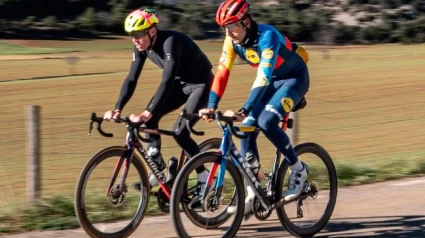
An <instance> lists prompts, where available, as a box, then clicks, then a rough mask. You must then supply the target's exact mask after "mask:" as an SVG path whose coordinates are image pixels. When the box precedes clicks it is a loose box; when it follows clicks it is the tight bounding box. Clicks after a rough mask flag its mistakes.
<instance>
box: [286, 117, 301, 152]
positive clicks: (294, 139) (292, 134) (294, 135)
mask: <svg viewBox="0 0 425 238" xmlns="http://www.w3.org/2000/svg"><path fill="white" fill-rule="evenodd" d="M298 113H299V112H291V113H289V118H291V119H292V120H293V121H294V123H293V126H292V129H290V130H288V136H289V140H290V141H291V145H292V146H294V147H295V145H297V143H298V128H299V127H298V123H299V121H300V119H299V115H298Z"/></svg>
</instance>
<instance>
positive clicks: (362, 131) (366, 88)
mask: <svg viewBox="0 0 425 238" xmlns="http://www.w3.org/2000/svg"><path fill="white" fill-rule="evenodd" d="M15 44H17V42H15ZM199 44H200V45H201V47H202V48H203V49H204V50H205V51H206V53H207V55H208V57H209V58H210V60H211V61H212V62H213V63H214V64H216V62H217V61H218V59H219V56H220V43H210V42H199ZM0 48H1V49H3V48H5V50H4V51H3V53H2V54H3V55H0V68H1V69H2V70H1V72H2V74H0V94H1V99H0V101H1V104H2V107H3V109H2V112H3V113H2V117H0V122H1V130H0V138H1V145H0V154H1V156H0V179H1V180H2V181H3V182H2V183H1V186H0V190H1V192H0V196H1V199H0V211H6V210H11V209H12V208H14V207H23V206H24V205H25V199H26V194H25V191H26V190H25V188H26V182H25V179H26V175H25V172H26V151H25V140H26V137H25V110H24V109H25V107H26V106H27V105H40V106H41V139H42V142H41V145H42V146H41V154H42V195H43V197H50V196H64V197H72V195H73V193H74V187H75V183H76V181H77V178H78V175H79V173H80V171H81V168H82V167H83V165H84V164H85V162H86V161H87V160H88V159H89V158H90V156H91V155H92V154H93V153H95V152H96V151H98V150H100V149H101V148H103V147H106V146H110V145H123V143H124V135H125V129H124V128H123V126H122V125H120V124H114V123H110V124H105V125H104V128H105V129H106V130H107V131H110V132H113V133H115V137H114V138H103V137H101V136H100V135H99V134H98V133H97V132H96V131H94V133H93V135H92V136H91V137H87V129H88V120H89V116H90V113H91V112H97V113H99V114H103V112H104V111H106V110H109V109H112V108H113V106H114V104H115V100H116V99H117V97H118V93H119V90H120V87H121V84H122V81H123V79H124V77H125V76H126V74H127V70H128V69H129V65H130V62H131V50H130V49H131V42H130V41H129V40H128V39H121V40H99V41H84V42H77V41H75V42H74V41H70V42H49V41H24V42H19V45H18V46H13V42H1V43H0ZM34 48H36V49H34ZM43 48H48V49H43ZM15 49H19V52H18V53H17V54H20V55H18V56H16V55H9V54H11V53H14V52H16V51H15ZM40 49H41V50H40ZM52 49H53V50H52ZM306 49H307V50H309V53H310V62H309V69H310V77H311V87H310V91H309V93H308V94H307V96H306V97H307V101H308V106H307V107H306V108H305V109H303V110H302V111H300V112H299V114H298V116H299V117H298V118H299V131H298V142H299V143H302V142H310V141H311V142H316V143H318V144H320V145H322V146H323V147H325V148H326V149H327V150H328V152H329V153H330V154H331V156H332V158H333V159H334V161H335V164H336V165H337V168H341V169H340V171H338V172H339V175H340V177H341V178H344V179H342V180H340V182H341V184H348V185H349V184H357V183H364V182H373V181H377V180H383V179H391V178H397V177H400V176H414V175H418V174H425V162H424V161H425V159H424V156H425V149H424V147H423V141H425V129H424V128H425V119H424V118H425V110H423V108H424V107H425V97H424V96H423V95H424V90H425V80H424V79H423V77H424V76H423V75H424V73H425V69H424V67H423V66H424V60H425V45H424V44H421V45H377V46H346V47H334V48H332V49H329V51H328V54H329V57H328V58H326V57H324V52H323V50H322V48H321V47H317V46H306ZM5 52H6V53H5ZM7 52H11V53H7ZM49 52H57V53H55V54H42V55H33V54H36V53H49ZM66 52H69V53H66ZM67 57H68V58H69V57H78V59H79V60H78V61H77V62H76V64H75V65H71V64H69V63H68V61H67V60H66V58H67ZM255 74H256V71H255V70H254V69H253V68H250V67H249V66H248V65H244V64H237V65H235V66H234V69H233V71H232V73H231V76H230V77H231V78H230V81H229V84H228V87H227V91H226V93H225V95H224V98H223V99H222V100H221V104H220V109H221V110H225V109H235V110H236V109H238V108H239V107H240V106H241V105H242V104H243V102H244V100H245V98H246V97H247V94H248V92H249V90H250V88H251V85H252V82H253V79H254V78H255ZM160 76H161V71H160V70H159V69H158V68H156V66H154V65H153V64H151V63H150V62H147V64H146V66H145V70H144V72H143V73H142V75H141V78H140V79H139V84H138V88H137V90H136V93H135V95H134V96H133V98H132V100H131V101H130V102H129V104H128V105H127V106H126V108H125V110H124V114H129V113H137V112H141V111H142V110H143V109H144V107H145V105H146V104H147V103H148V100H149V99H150V98H151V96H152V95H153V93H154V92H155V89H156V87H157V85H158V82H159V79H160ZM177 114H178V112H177V111H176V112H174V113H172V115H168V116H166V117H164V118H163V120H162V122H161V124H160V126H161V127H162V128H164V129H170V128H171V127H172V124H173V122H174V120H175V118H176V117H177ZM197 129H198V130H205V131H206V134H207V136H204V137H196V138H195V139H196V140H197V141H201V140H203V139H205V138H207V137H219V136H220V133H219V130H218V128H217V127H216V125H215V124H214V123H205V122H199V123H198V125H197ZM258 144H259V148H260V153H261V161H262V164H263V167H265V168H268V167H270V165H271V163H272V160H273V157H274V153H275V149H274V148H273V146H272V145H271V144H270V143H269V142H268V141H267V140H266V139H265V138H264V137H263V136H260V138H259V140H258ZM178 153H179V148H178V147H177V145H176V144H175V142H174V141H173V140H172V139H171V138H167V137H163V155H164V157H166V158H169V157H171V156H173V155H178ZM370 171H373V173H374V175H373V176H368V174H369V173H370ZM366 172H368V173H366ZM151 200H155V199H151ZM151 210H152V211H153V210H154V208H151ZM0 231H1V227H0Z"/></svg>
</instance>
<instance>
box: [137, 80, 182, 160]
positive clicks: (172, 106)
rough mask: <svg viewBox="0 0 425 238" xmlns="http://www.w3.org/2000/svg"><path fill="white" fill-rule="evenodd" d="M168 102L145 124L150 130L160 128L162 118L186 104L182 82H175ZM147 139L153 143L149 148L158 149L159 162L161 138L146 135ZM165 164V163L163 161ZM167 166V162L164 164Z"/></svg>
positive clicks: (159, 157) (160, 157)
mask: <svg viewBox="0 0 425 238" xmlns="http://www.w3.org/2000/svg"><path fill="white" fill-rule="evenodd" d="M169 94H170V95H169V96H168V98H167V100H166V101H165V102H164V103H163V105H162V106H161V107H160V109H159V110H158V111H156V112H155V113H154V114H153V115H152V117H151V119H150V120H149V121H147V122H146V123H145V125H146V127H148V128H159V121H160V120H161V118H162V117H163V116H164V115H166V114H168V113H170V112H172V111H174V110H176V109H178V108H179V107H181V106H182V105H183V104H184V102H185V98H184V97H185V95H184V93H183V91H182V87H181V84H180V82H178V81H177V82H175V84H174V87H173V89H172V90H171V91H170V92H169ZM145 137H146V138H147V139H150V140H151V142H150V143H148V145H147V148H150V147H153V148H157V149H158V153H157V154H156V155H155V158H157V159H158V160H160V159H162V155H161V152H160V151H161V136H160V135H155V134H148V133H146V136H145ZM163 162H164V161H163ZM164 165H165V162H164Z"/></svg>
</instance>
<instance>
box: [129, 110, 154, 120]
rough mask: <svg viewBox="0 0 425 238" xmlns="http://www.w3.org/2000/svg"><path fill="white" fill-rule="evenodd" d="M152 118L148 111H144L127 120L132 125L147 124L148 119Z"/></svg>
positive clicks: (132, 115)
mask: <svg viewBox="0 0 425 238" xmlns="http://www.w3.org/2000/svg"><path fill="white" fill-rule="evenodd" d="M151 118H152V113H151V112H150V111H146V110H145V111H144V112H143V113H141V114H131V115H130V117H129V119H130V121H131V122H133V123H139V122H142V121H143V122H147V121H149V119H151Z"/></svg>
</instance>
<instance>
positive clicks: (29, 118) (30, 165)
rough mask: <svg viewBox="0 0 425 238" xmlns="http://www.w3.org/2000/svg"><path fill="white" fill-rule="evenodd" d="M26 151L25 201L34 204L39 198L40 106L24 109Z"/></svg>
mask: <svg viewBox="0 0 425 238" xmlns="http://www.w3.org/2000/svg"><path fill="white" fill-rule="evenodd" d="M25 128H26V134H27V139H26V147H27V149H26V151H27V199H28V201H29V202H30V203H34V202H35V201H37V200H38V199H39V198H40V195H41V194H40V193H41V175H40V106H34V105H29V106H26V109H25Z"/></svg>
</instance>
